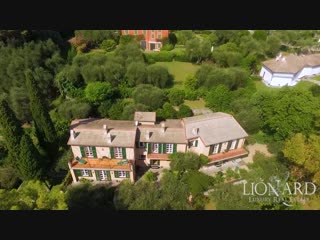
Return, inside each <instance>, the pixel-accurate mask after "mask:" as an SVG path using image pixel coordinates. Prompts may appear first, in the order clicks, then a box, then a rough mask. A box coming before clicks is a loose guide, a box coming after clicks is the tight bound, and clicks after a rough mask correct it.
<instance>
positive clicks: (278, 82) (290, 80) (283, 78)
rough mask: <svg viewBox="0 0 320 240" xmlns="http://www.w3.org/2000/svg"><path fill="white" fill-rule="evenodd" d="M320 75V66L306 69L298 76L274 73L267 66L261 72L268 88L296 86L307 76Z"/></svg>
mask: <svg viewBox="0 0 320 240" xmlns="http://www.w3.org/2000/svg"><path fill="white" fill-rule="evenodd" d="M318 74H320V66H315V67H305V68H303V69H302V70H300V71H299V72H297V73H296V74H292V73H273V72H272V71H270V70H269V69H268V68H266V67H265V66H262V68H261V71H260V77H262V80H263V82H264V83H265V84H266V85H267V86H273V87H283V86H294V85H296V84H297V83H298V82H299V81H300V79H301V78H303V77H306V76H312V75H318Z"/></svg>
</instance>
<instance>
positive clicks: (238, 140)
mask: <svg viewBox="0 0 320 240" xmlns="http://www.w3.org/2000/svg"><path fill="white" fill-rule="evenodd" d="M239 142H240V139H237V143H236V146H235V148H234V149H237V148H238V145H239Z"/></svg>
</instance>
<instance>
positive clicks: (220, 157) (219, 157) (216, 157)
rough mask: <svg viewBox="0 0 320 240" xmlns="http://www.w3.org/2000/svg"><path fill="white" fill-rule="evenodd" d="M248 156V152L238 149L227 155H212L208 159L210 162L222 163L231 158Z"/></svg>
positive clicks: (226, 153)
mask: <svg viewBox="0 0 320 240" xmlns="http://www.w3.org/2000/svg"><path fill="white" fill-rule="evenodd" d="M247 154H248V152H247V151H246V150H245V149H243V148H238V149H234V150H230V151H228V152H225V153H218V154H214V155H210V156H209V157H208V158H209V160H210V162H218V161H222V160H226V159H230V158H236V157H241V156H244V155H247Z"/></svg>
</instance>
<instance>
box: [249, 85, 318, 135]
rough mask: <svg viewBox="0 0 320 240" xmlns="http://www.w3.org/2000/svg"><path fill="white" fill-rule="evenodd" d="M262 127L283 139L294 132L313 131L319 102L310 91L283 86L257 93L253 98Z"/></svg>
mask: <svg viewBox="0 0 320 240" xmlns="http://www.w3.org/2000/svg"><path fill="white" fill-rule="evenodd" d="M253 102H254V105H255V106H256V107H257V109H258V111H259V115H260V117H261V120H262V122H263V123H262V127H263V129H264V130H265V131H266V132H267V133H268V134H269V135H273V136H274V138H275V139H278V140H284V139H285V138H287V137H288V136H292V135H293V134H294V133H298V132H302V133H305V134H310V133H311V132H312V131H313V126H314V119H315V111H316V110H317V109H318V106H319V102H318V100H317V99H315V98H314V97H313V96H312V94H311V92H309V91H307V90H303V89H296V88H294V89H289V88H284V89H281V90H280V91H277V92H262V93H258V94H256V95H255V96H254V98H253Z"/></svg>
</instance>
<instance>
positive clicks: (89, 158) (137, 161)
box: [68, 112, 248, 182]
mask: <svg viewBox="0 0 320 240" xmlns="http://www.w3.org/2000/svg"><path fill="white" fill-rule="evenodd" d="M247 136H248V134H247V133H246V132H245V130H244V129H243V128H242V127H241V126H240V125H239V123H238V122H237V121H236V120H235V119H234V118H233V116H231V115H229V114H226V113H222V112H216V113H209V114H205V115H199V116H194V117H188V118H183V119H167V120H166V121H162V122H160V123H158V122H156V113H155V112H136V113H135V115H134V120H133V121H122V120H110V119H94V118H89V119H77V120H74V121H72V122H71V126H70V138H69V141H68V145H70V146H71V149H72V152H73V155H74V158H73V159H72V160H70V161H69V162H68V166H69V169H70V172H71V175H72V178H73V181H74V182H78V181H79V180H80V179H82V178H85V179H89V180H93V181H113V182H119V181H122V180H124V179H130V180H131V182H134V181H135V179H136V168H150V167H151V168H170V159H169V156H170V154H172V153H175V152H187V151H192V152H194V153H197V154H204V155H205V156H208V158H209V160H210V162H209V163H208V166H211V165H216V164H220V165H221V164H223V163H225V162H227V161H230V160H235V159H241V158H242V157H244V156H247V155H248V152H247V151H246V150H245V149H244V148H243V146H244V142H245V138H246V137H247Z"/></svg>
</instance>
